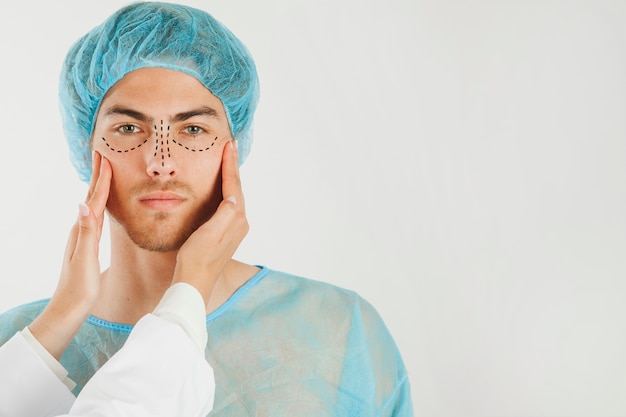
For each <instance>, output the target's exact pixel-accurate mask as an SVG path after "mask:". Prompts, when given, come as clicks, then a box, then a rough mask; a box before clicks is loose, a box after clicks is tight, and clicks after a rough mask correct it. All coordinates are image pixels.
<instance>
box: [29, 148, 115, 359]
mask: <svg viewBox="0 0 626 417" xmlns="http://www.w3.org/2000/svg"><path fill="white" fill-rule="evenodd" d="M92 166H93V174H92V177H91V183H90V184H89V191H88V192H87V197H86V199H85V202H84V203H83V204H81V205H80V206H79V216H78V220H77V221H76V223H75V224H74V226H73V227H72V230H71V232H70V236H69V239H68V242H67V246H66V248H65V257H64V259H63V267H62V270H61V277H60V279H59V283H58V284H57V288H56V290H55V292H54V294H53V296H52V299H51V300H50V302H49V303H48V305H47V307H46V308H45V310H44V311H43V312H42V313H41V315H39V317H37V318H36V319H35V321H33V323H32V324H31V325H30V326H29V328H30V331H31V333H32V334H33V336H35V338H36V339H37V340H38V341H39V343H41V344H42V345H43V347H45V348H46V350H47V351H48V352H50V353H51V354H52V356H54V357H55V358H56V359H59V358H60V357H61V356H62V355H63V352H64V351H65V349H66V348H67V346H68V345H69V343H70V342H71V340H72V339H73V338H74V336H75V335H76V332H77V331H78V329H79V328H80V326H81V325H82V323H83V322H84V320H85V319H86V318H87V316H88V315H89V313H90V312H91V309H92V308H93V306H94V305H95V303H96V301H97V299H98V294H99V291H100V262H99V260H98V251H99V242H100V236H101V234H102V223H103V221H104V210H105V207H106V202H107V199H108V196H109V188H110V185H111V175H112V174H111V165H110V164H109V161H108V160H107V159H106V158H104V157H102V155H100V154H99V153H97V152H94V154H93V161H92Z"/></svg>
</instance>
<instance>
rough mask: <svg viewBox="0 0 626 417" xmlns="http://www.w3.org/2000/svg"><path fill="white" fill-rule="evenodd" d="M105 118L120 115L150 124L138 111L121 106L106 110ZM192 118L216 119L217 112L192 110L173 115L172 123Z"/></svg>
mask: <svg viewBox="0 0 626 417" xmlns="http://www.w3.org/2000/svg"><path fill="white" fill-rule="evenodd" d="M105 114H106V115H107V116H109V115H114V114H122V115H125V116H129V117H132V118H133V119H136V120H139V121H140V122H146V123H148V122H150V121H151V120H152V119H151V118H150V117H148V116H147V115H145V114H143V113H141V112H140V111H137V110H133V109H129V108H126V107H121V106H113V107H111V108H110V109H108V110H107V111H106V113H105ZM194 116H209V117H218V114H217V111H216V110H215V109H213V108H211V107H206V106H204V107H199V108H197V109H192V110H189V111H184V112H181V113H177V114H175V115H174V116H173V117H172V118H171V121H172V122H182V121H185V120H187V119H190V118H192V117H194Z"/></svg>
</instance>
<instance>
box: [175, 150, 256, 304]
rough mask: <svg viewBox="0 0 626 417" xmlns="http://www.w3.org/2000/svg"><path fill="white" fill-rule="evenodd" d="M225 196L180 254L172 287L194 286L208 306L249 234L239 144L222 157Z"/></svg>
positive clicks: (185, 244)
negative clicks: (238, 160) (213, 292)
mask: <svg viewBox="0 0 626 417" xmlns="http://www.w3.org/2000/svg"><path fill="white" fill-rule="evenodd" d="M222 195H223V196H224V200H223V201H222V202H221V203H220V205H219V206H218V208H217V211H216V212H215V214H214V215H213V216H212V217H211V218H210V219H209V220H208V221H207V222H206V223H204V224H203V225H202V226H200V227H199V228H198V229H197V230H196V231H195V232H193V233H192V234H191V236H189V238H188V239H187V241H186V242H185V243H184V244H183V246H182V247H181V248H180V250H179V251H178V255H177V257H176V268H175V270H174V278H173V281H172V284H175V283H177V282H186V283H188V284H191V285H193V286H194V287H195V288H196V289H197V290H198V291H200V294H202V297H203V298H204V302H205V304H207V303H208V300H209V298H210V296H211V292H212V290H213V286H214V284H215V282H216V281H217V279H218V278H219V277H220V275H221V274H222V273H223V271H224V267H225V266H226V264H227V263H228V261H230V260H231V258H232V256H233V255H234V253H235V251H236V250H237V248H238V247H239V244H240V243H241V241H242V240H243V238H244V237H245V235H246V234H247V233H248V220H247V219H246V212H245V204H244V200H243V192H242V190H241V180H240V177H239V165H238V163H237V147H236V142H235V141H234V140H233V141H230V142H229V143H227V144H226V145H225V146H224V150H223V154H222Z"/></svg>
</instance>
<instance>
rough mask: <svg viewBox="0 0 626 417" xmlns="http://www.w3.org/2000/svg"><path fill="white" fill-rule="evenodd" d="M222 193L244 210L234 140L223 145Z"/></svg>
mask: <svg viewBox="0 0 626 417" xmlns="http://www.w3.org/2000/svg"><path fill="white" fill-rule="evenodd" d="M222 195H223V196H224V199H225V200H227V201H230V202H234V203H235V204H236V205H237V206H238V208H239V210H241V211H245V203H244V199H243V190H242V188H241V177H240V175H239V163H238V161H237V142H235V141H234V140H233V141H230V142H229V143H228V144H227V145H226V146H224V153H223V154H222Z"/></svg>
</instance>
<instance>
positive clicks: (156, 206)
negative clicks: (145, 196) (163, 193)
mask: <svg viewBox="0 0 626 417" xmlns="http://www.w3.org/2000/svg"><path fill="white" fill-rule="evenodd" d="M184 201H185V200H175V199H173V200H166V199H154V200H141V204H142V205H143V206H145V207H148V208H150V209H152V210H171V209H173V208H175V207H178V206H179V205H181V204H182V203H183V202H184Z"/></svg>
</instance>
